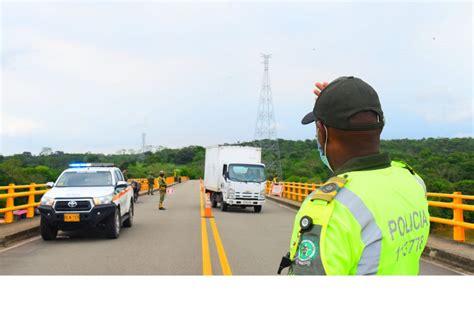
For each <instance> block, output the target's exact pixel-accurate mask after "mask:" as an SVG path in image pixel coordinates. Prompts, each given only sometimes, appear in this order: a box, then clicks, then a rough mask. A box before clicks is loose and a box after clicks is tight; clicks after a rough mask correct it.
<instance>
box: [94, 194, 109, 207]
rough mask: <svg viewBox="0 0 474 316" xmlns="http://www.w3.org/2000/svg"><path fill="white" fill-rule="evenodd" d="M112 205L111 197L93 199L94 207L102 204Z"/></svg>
mask: <svg viewBox="0 0 474 316" xmlns="http://www.w3.org/2000/svg"><path fill="white" fill-rule="evenodd" d="M110 203H112V196H111V195H105V196H100V197H96V198H94V204H95V205H102V204H110Z"/></svg>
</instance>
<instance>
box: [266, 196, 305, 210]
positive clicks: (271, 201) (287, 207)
mask: <svg viewBox="0 0 474 316" xmlns="http://www.w3.org/2000/svg"><path fill="white" fill-rule="evenodd" d="M266 201H267V202H270V203H273V204H276V205H278V206H279V207H282V208H286V209H287V210H290V211H292V212H293V213H298V210H295V209H294V208H291V207H289V206H286V205H284V204H280V203H278V202H277V201H274V200H270V199H267V200H266Z"/></svg>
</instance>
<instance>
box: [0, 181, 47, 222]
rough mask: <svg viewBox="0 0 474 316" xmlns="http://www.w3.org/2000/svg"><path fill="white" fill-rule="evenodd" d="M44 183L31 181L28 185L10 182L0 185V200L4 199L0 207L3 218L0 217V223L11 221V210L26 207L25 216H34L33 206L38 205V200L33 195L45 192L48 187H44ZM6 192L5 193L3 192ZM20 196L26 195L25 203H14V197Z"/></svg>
mask: <svg viewBox="0 0 474 316" xmlns="http://www.w3.org/2000/svg"><path fill="white" fill-rule="evenodd" d="M38 188H44V189H42V190H37V189H38ZM46 188H47V187H46V184H35V183H31V184H29V185H15V184H13V183H10V184H9V185H7V186H0V192H3V193H1V194H0V200H6V203H5V207H4V208H0V214H4V218H3V220H2V219H0V223H3V224H10V223H12V222H13V212H14V211H18V210H24V209H26V217H27V218H32V217H34V216H35V207H37V206H38V205H39V202H36V200H35V197H36V196H37V195H43V194H45V193H46V192H47V191H48V189H46ZM5 192H6V193H5ZM21 197H28V201H27V203H26V204H21V205H15V199H16V198H21Z"/></svg>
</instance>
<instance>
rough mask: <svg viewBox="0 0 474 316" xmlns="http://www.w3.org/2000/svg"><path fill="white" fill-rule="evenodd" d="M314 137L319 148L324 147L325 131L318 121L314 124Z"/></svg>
mask: <svg viewBox="0 0 474 316" xmlns="http://www.w3.org/2000/svg"><path fill="white" fill-rule="evenodd" d="M316 137H317V138H318V141H319V143H320V144H321V146H324V143H325V141H326V129H325V128H324V125H323V123H322V122H321V121H319V120H318V121H317V122H316Z"/></svg>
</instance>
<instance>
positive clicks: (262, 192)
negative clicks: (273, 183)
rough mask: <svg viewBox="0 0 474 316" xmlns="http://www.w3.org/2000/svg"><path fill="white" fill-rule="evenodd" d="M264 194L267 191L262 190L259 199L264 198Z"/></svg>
mask: <svg viewBox="0 0 474 316" xmlns="http://www.w3.org/2000/svg"><path fill="white" fill-rule="evenodd" d="M266 192H267V190H265V189H262V191H260V197H261V198H264V197H265V193H266Z"/></svg>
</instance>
